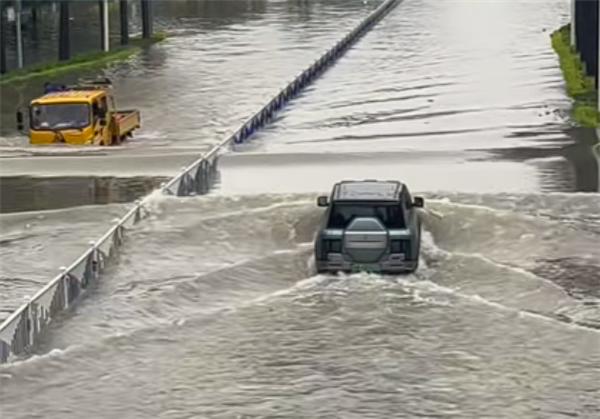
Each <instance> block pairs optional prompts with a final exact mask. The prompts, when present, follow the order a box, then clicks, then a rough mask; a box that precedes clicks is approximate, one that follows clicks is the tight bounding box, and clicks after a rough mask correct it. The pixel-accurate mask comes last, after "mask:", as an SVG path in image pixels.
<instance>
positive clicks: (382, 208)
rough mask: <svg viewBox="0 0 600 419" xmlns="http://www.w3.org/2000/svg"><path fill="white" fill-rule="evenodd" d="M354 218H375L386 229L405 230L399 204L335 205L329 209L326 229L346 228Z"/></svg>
mask: <svg viewBox="0 0 600 419" xmlns="http://www.w3.org/2000/svg"><path fill="white" fill-rule="evenodd" d="M356 217H376V218H378V219H379V220H380V221H381V222H382V223H383V225H384V226H386V227H387V228H405V227H406V224H405V222H404V214H403V211H402V208H401V207H400V205H399V204H369V203H359V204H357V203H347V204H346V203H343V204H342V203H336V204H333V207H332V208H331V215H330V217H329V223H328V226H327V227H328V228H346V227H347V226H348V224H350V222H351V221H352V220H353V219H354V218H356Z"/></svg>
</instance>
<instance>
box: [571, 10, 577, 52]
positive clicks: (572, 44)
mask: <svg viewBox="0 0 600 419" xmlns="http://www.w3.org/2000/svg"><path fill="white" fill-rule="evenodd" d="M576 9H577V0H571V47H572V48H573V49H577V44H576V41H575V36H576V35H575V33H576V32H575V10H576Z"/></svg>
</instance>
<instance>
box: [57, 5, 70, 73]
mask: <svg viewBox="0 0 600 419" xmlns="http://www.w3.org/2000/svg"><path fill="white" fill-rule="evenodd" d="M70 26H71V22H70V16H69V0H62V1H61V2H60V22H59V31H58V59H59V60H60V61H65V60H68V59H69V58H71V30H70Z"/></svg>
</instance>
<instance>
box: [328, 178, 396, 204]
mask: <svg viewBox="0 0 600 419" xmlns="http://www.w3.org/2000/svg"><path fill="white" fill-rule="evenodd" d="M402 186H403V185H402V183H400V182H398V181H395V180H386V181H380V180H345V181H342V182H339V183H336V184H335V185H334V187H333V193H332V195H331V197H332V198H331V199H332V201H334V202H335V201H399V200H400V195H401V193H402Z"/></svg>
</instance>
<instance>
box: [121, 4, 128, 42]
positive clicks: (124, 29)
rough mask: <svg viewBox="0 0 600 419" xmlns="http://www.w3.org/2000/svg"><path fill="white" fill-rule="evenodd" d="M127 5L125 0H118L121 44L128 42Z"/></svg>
mask: <svg viewBox="0 0 600 419" xmlns="http://www.w3.org/2000/svg"><path fill="white" fill-rule="evenodd" d="M127 6H128V4H127V0H119V9H120V12H121V13H120V15H121V45H127V44H129V15H128V13H129V11H128V9H127Z"/></svg>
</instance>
